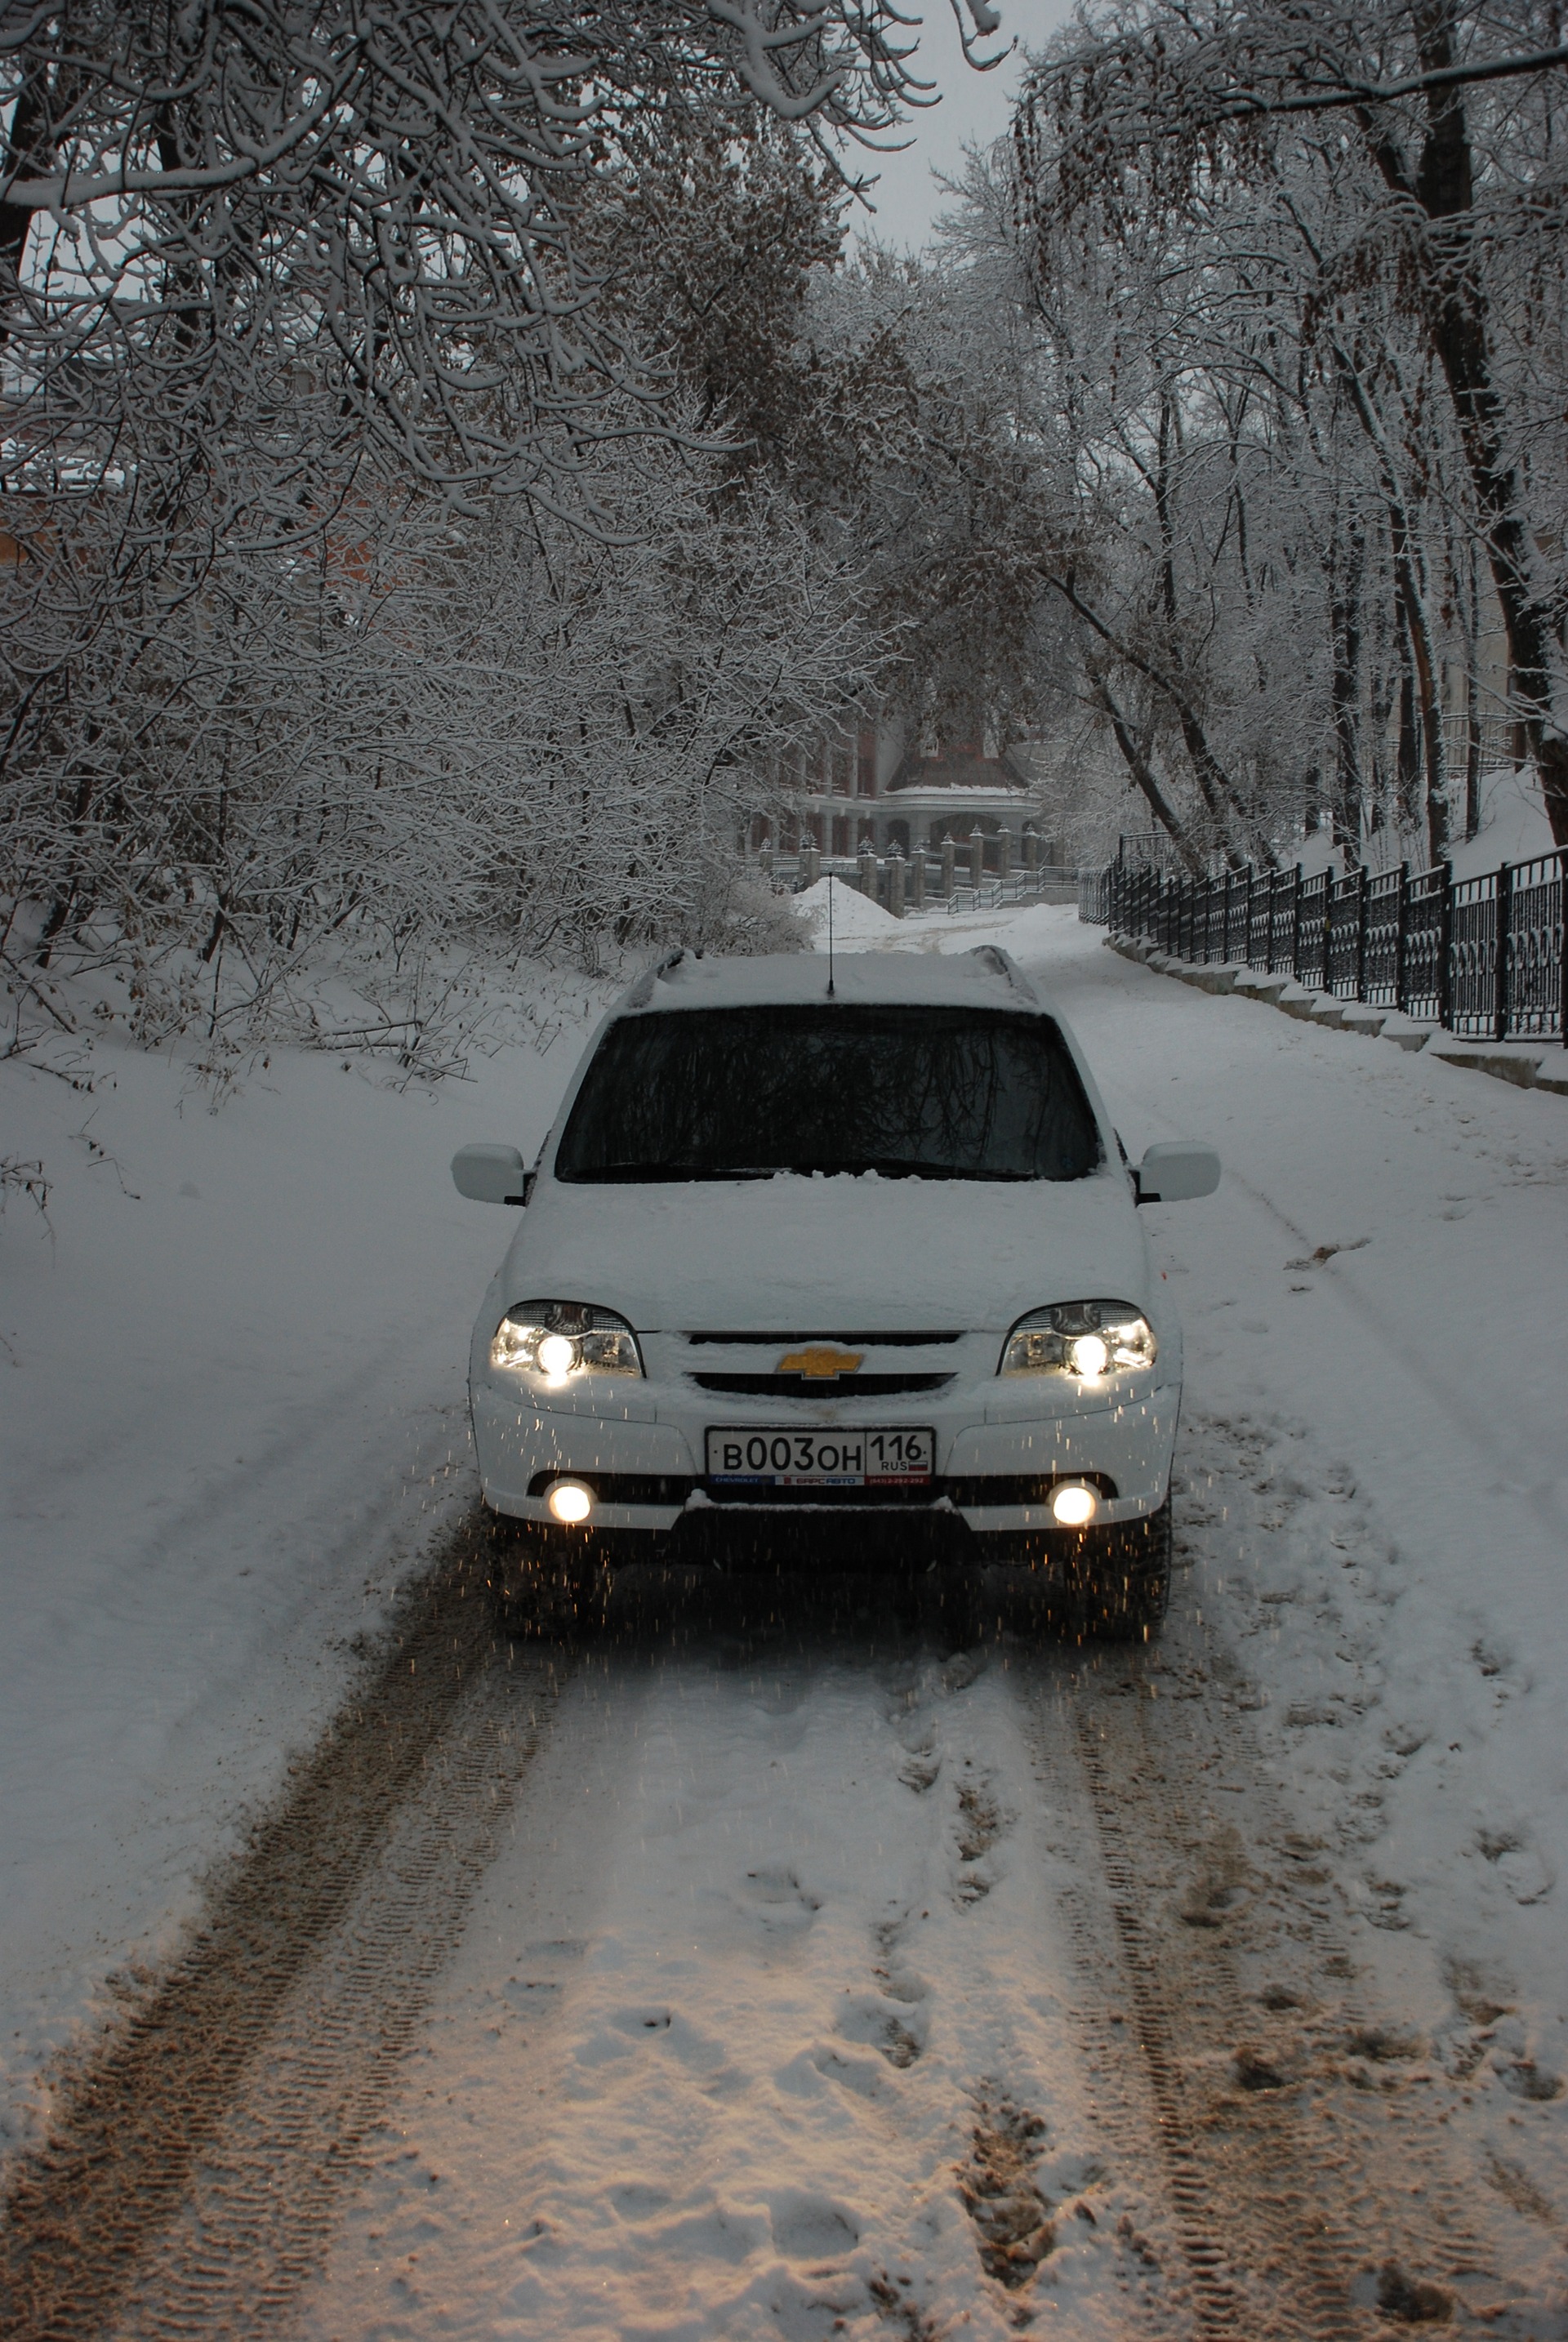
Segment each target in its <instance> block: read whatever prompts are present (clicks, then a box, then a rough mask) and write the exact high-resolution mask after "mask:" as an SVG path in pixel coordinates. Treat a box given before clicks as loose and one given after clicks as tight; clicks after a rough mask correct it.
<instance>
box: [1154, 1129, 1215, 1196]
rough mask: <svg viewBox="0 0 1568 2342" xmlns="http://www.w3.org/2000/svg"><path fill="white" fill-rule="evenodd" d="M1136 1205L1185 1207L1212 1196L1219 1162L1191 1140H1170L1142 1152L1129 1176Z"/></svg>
mask: <svg viewBox="0 0 1568 2342" xmlns="http://www.w3.org/2000/svg"><path fill="white" fill-rule="evenodd" d="M1133 1176H1134V1180H1135V1181H1136V1183H1137V1189H1138V1201H1139V1203H1140V1204H1187V1203H1191V1202H1192V1201H1193V1199H1194V1198H1195V1197H1196V1196H1212V1195H1213V1192H1214V1189H1215V1188H1216V1187H1217V1186H1219V1184H1220V1158H1219V1156H1217V1155H1216V1154H1215V1152H1214V1150H1213V1147H1212V1146H1203V1145H1201V1144H1200V1142H1199V1141H1198V1140H1197V1139H1194V1138H1170V1139H1166V1140H1164V1142H1163V1143H1162V1144H1161V1145H1160V1146H1151V1147H1148V1148H1146V1149H1145V1151H1144V1159H1143V1161H1142V1162H1141V1163H1140V1164H1139V1165H1138V1167H1137V1169H1136V1170H1135V1171H1134V1174H1133Z"/></svg>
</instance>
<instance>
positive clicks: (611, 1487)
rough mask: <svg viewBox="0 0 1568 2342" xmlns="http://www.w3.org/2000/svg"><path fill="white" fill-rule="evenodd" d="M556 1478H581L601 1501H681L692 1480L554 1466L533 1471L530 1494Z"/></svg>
mask: <svg viewBox="0 0 1568 2342" xmlns="http://www.w3.org/2000/svg"><path fill="white" fill-rule="evenodd" d="M557 1480H581V1481H582V1482H583V1484H584V1486H585V1487H589V1488H592V1490H593V1491H594V1496H595V1497H596V1498H597V1500H598V1502H599V1503H600V1504H601V1505H684V1503H685V1501H686V1498H687V1497H688V1496H690V1495H691V1493H692V1490H693V1489H694V1487H695V1486H696V1485H697V1484H696V1482H695V1481H694V1479H693V1478H692V1477H691V1476H690V1475H689V1474H680V1473H675V1472H576V1471H568V1470H565V1469H564V1468H561V1467H557V1468H556V1469H555V1470H554V1471H550V1472H535V1473H534V1477H533V1478H532V1479H531V1480H530V1481H529V1483H528V1494H529V1495H530V1496H548V1495H549V1493H550V1491H551V1489H552V1488H553V1487H554V1485H555V1483H556V1481H557Z"/></svg>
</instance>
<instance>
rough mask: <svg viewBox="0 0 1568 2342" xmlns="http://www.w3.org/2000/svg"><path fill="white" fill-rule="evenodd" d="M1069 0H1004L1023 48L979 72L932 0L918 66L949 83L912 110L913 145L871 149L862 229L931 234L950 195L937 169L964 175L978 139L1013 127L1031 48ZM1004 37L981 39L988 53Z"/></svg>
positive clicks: (1011, 30)
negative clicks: (874, 180)
mask: <svg viewBox="0 0 1568 2342" xmlns="http://www.w3.org/2000/svg"><path fill="white" fill-rule="evenodd" d="M1068 5H1069V0H1001V7H1002V20H1003V33H1002V35H1001V36H1000V37H1001V38H1003V39H1012V38H1014V36H1016V38H1017V40H1018V43H1019V48H1018V50H1017V52H1015V53H1014V55H1012V56H1010V57H1009V58H1008V60H1007V62H1006V64H1005V65H999V66H998V67H997V69H996V71H995V72H994V73H988V74H980V73H975V72H974V70H973V68H972V67H970V66H969V65H965V63H964V51H963V49H962V48H961V47H960V45H959V40H958V28H957V26H956V25H954V21H953V11H952V9H951V8H950V7H949V6H948V5H946V0H925V10H924V15H925V29H924V33H923V34H922V35H921V39H920V49H919V54H918V55H917V57H916V59H915V63H914V70H915V71H916V72H917V73H918V74H919V75H920V76H921V79H922V80H923V81H934V82H935V83H936V84H937V85H938V87H939V88H940V89H941V91H942V103H941V105H934V106H930V107H927V108H926V109H924V111H923V112H921V113H918V114H914V115H911V117H910V121H909V124H908V126H907V129H906V130H905V131H904V134H903V135H904V136H906V137H909V138H911V139H913V142H914V143H913V145H910V146H908V147H906V148H905V149H904V152H903V153H902V154H899V155H866V156H865V158H864V165H863V167H864V169H866V170H867V171H875V172H876V173H877V175H878V178H879V185H877V187H876V189H875V192H874V195H873V198H872V200H873V202H874V204H875V205H876V213H875V216H874V217H868V216H867V215H866V214H865V213H864V212H860V213H859V214H858V216H857V219H856V222H855V233H857V234H859V235H873V236H874V237H875V238H876V239H877V240H878V242H880V243H883V244H891V245H898V246H902V247H904V248H905V249H913V250H914V251H918V250H919V249H920V247H921V245H924V244H926V243H928V242H929V241H930V238H931V233H932V227H933V224H934V221H935V218H936V215H937V214H938V212H940V211H944V210H945V209H946V207H947V203H948V198H947V197H946V196H944V195H943V193H942V190H941V189H940V187H938V185H937V184H936V181H935V179H934V177H933V175H932V174H933V172H934V171H942V172H945V173H946V174H947V175H948V176H949V177H954V178H955V177H957V176H959V175H961V173H962V171H963V167H964V146H965V145H967V144H968V143H969V141H970V140H971V139H980V140H983V141H985V142H989V141H990V140H991V139H993V138H1000V137H1001V136H1002V135H1003V134H1004V132H1005V130H1006V128H1007V124H1008V119H1009V116H1010V115H1011V112H1012V105H1013V100H1014V96H1015V95H1016V94H1017V90H1018V82H1019V77H1020V75H1021V73H1022V70H1023V65H1024V57H1023V51H1024V48H1038V47H1039V46H1040V45H1041V44H1042V42H1043V41H1044V38H1045V36H1046V35H1047V34H1048V33H1050V32H1051V31H1053V30H1054V27H1055V26H1056V25H1059V24H1061V23H1062V22H1063V20H1064V17H1065V16H1066V15H1067V14H1068ZM997 45H998V43H997V42H994V41H988V42H984V43H982V44H981V53H982V55H989V54H990V53H991V52H992V51H994V49H995V48H996V46H997Z"/></svg>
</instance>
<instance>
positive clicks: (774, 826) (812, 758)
mask: <svg viewBox="0 0 1568 2342" xmlns="http://www.w3.org/2000/svg"><path fill="white" fill-rule="evenodd" d="M1031 755H1032V751H1031V747H1030V746H1029V745H1028V744H1021V745H1020V746H1017V747H1013V748H1007V749H1004V751H1003V752H1002V754H1001V755H1000V756H993V755H990V754H988V753H987V752H986V749H985V748H984V747H983V746H976V745H973V744H967V745H963V746H945V745H944V746H937V747H935V748H934V749H932V750H930V751H929V752H928V751H926V750H924V749H923V748H922V747H920V746H909V745H908V743H907V740H906V736H905V735H904V733H903V732H902V731H900V730H897V729H895V728H894V727H893V726H862V727H861V728H860V729H858V730H857V731H855V732H854V733H846V734H844V736H842V737H841V738H840V739H839V740H837V741H831V740H824V742H822V743H821V744H820V745H818V746H815V747H814V748H807V749H803V750H801V751H799V752H798V753H797V755H796V756H795V757H794V759H792V760H790V761H789V762H787V763H786V764H785V765H784V767H783V768H782V769H781V770H780V772H779V774H778V789H779V796H780V800H781V810H780V813H779V815H778V816H776V817H770V816H765V815H764V816H758V818H757V820H756V822H755V823H754V826H753V830H752V836H751V844H752V846H754V847H761V846H766V845H774V846H778V847H779V848H781V849H782V850H783V851H784V852H785V853H794V852H795V851H796V850H797V849H798V848H799V847H801V846H804V845H807V844H811V845H814V846H817V847H818V848H819V849H820V851H821V852H822V853H823V854H824V855H829V856H834V855H836V856H850V855H854V854H856V853H858V852H859V850H860V848H861V847H862V846H871V847H872V849H873V851H874V853H876V854H878V855H886V854H891V853H894V851H896V852H898V853H901V854H903V855H904V856H909V855H912V854H914V853H917V852H920V851H922V850H924V851H927V852H932V853H936V852H940V850H941V848H942V846H943V845H944V842H945V841H946V840H947V839H949V838H952V839H954V841H956V842H957V843H960V844H962V845H964V846H967V845H968V844H969V841H970V840H971V839H972V838H973V837H974V834H975V833H976V831H978V832H979V834H980V835H981V836H982V837H983V838H984V840H985V847H984V856H985V865H986V867H987V868H988V869H996V868H999V867H1004V866H1007V865H1008V864H1011V866H1013V867H1014V868H1015V869H1017V868H1022V867H1023V866H1024V865H1025V864H1026V863H1029V862H1032V861H1038V862H1040V863H1042V864H1044V863H1054V862H1055V861H1056V860H1057V859H1058V858H1059V857H1058V854H1057V849H1056V845H1055V841H1054V840H1053V839H1050V838H1047V837H1045V836H1044V835H1043V834H1042V830H1041V822H1040V809H1041V798H1040V792H1039V789H1038V787H1037V786H1036V785H1035V781H1034V775H1033V773H1032V769H1031V762H1030V759H1031ZM1025 833H1028V834H1029V839H1030V842H1031V843H1032V846H1033V852H1031V851H1030V847H1029V845H1026V841H1025ZM1004 836H1005V837H1006V839H1007V844H1006V846H1003V844H1002V839H1003V837H1004Z"/></svg>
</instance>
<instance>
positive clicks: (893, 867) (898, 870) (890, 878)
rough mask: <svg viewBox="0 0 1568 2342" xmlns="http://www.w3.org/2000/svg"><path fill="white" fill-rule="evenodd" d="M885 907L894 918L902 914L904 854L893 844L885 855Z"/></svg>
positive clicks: (900, 917) (900, 916) (899, 917)
mask: <svg viewBox="0 0 1568 2342" xmlns="http://www.w3.org/2000/svg"><path fill="white" fill-rule="evenodd" d="M887 907H888V909H889V910H890V911H891V912H892V913H893V916H894V918H895V919H902V918H903V916H904V856H903V855H902V854H901V853H900V852H899V849H898V847H897V846H894V849H893V852H892V853H891V854H890V855H889V856H888V857H887Z"/></svg>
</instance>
